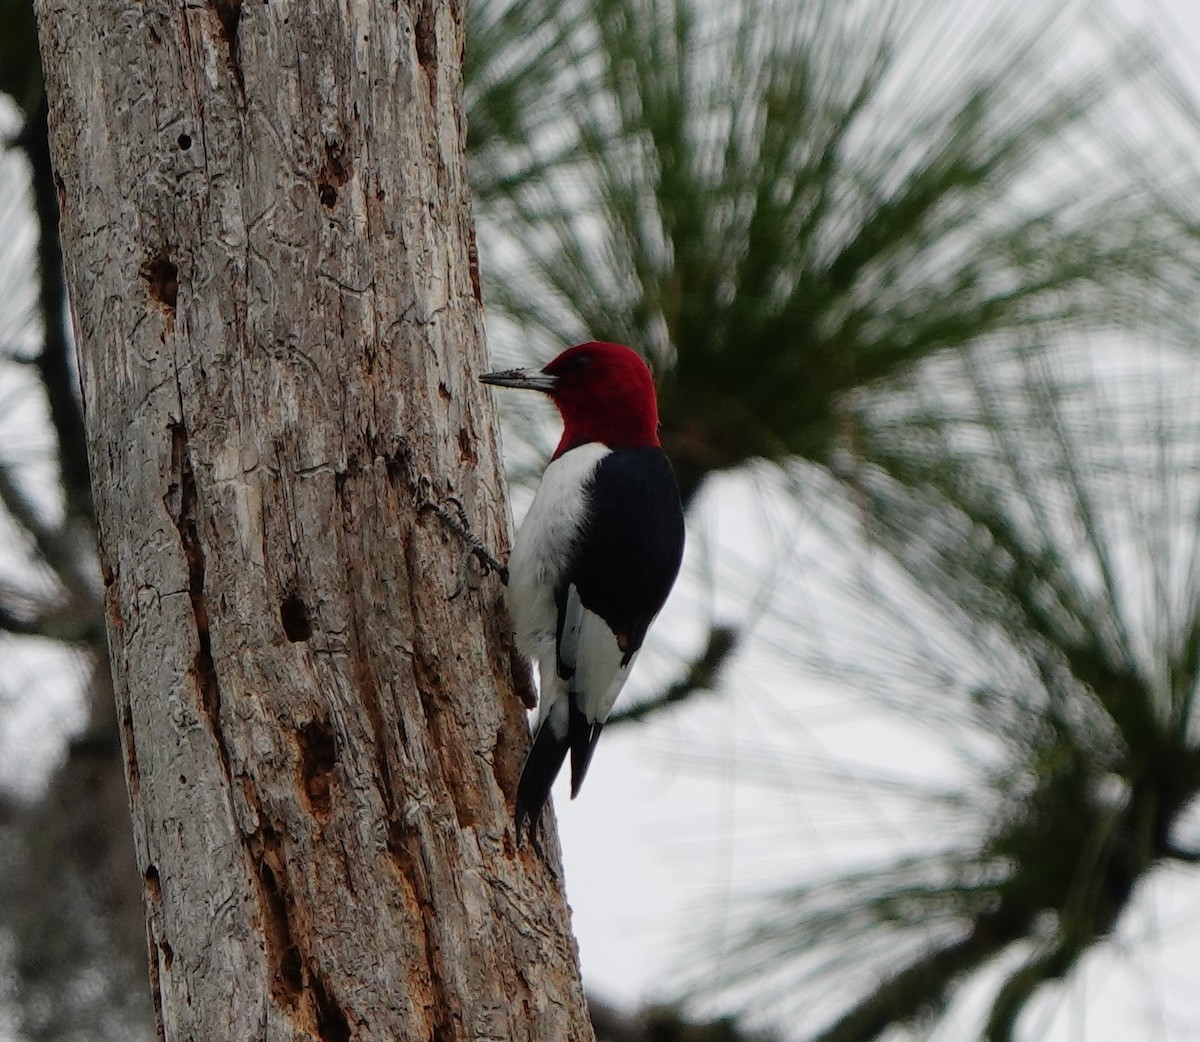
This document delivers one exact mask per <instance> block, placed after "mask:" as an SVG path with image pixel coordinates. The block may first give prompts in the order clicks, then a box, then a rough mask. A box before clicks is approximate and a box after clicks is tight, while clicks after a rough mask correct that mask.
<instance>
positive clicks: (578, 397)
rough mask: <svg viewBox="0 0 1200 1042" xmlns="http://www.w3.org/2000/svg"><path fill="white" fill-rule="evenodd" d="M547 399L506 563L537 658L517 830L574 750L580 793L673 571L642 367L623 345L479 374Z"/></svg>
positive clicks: (671, 481)
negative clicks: (542, 457) (527, 500)
mask: <svg viewBox="0 0 1200 1042" xmlns="http://www.w3.org/2000/svg"><path fill="white" fill-rule="evenodd" d="M480 379H482V380H483V381H484V382H485V383H489V384H495V385H496V386H498V387H528V388H532V389H533V390H535V391H544V392H545V393H546V394H548V395H549V396H550V398H551V400H552V401H553V402H554V404H555V405H556V406H558V411H559V412H560V413H561V414H562V419H563V435H562V440H561V441H560V442H559V443H558V448H557V449H555V451H554V456H553V457H552V458H551V460H550V463H549V464H548V465H547V467H546V472H545V473H544V474H543V475H542V483H541V486H540V487H539V488H538V491H537V494H536V495H535V496H534V499H533V503H532V505H531V506H530V507H529V513H528V514H527V515H526V516H525V521H524V523H523V524H522V526H521V530H520V532H519V533H518V535H517V539H516V544H515V545H514V546H513V549H512V554H511V555H510V557H509V560H508V594H507V599H508V608H509V612H510V613H511V615H512V620H513V626H514V629H515V630H516V638H517V644H518V646H519V647H520V648H521V650H522V651H523V652H524V653H525V654H526V655H528V656H529V657H530V658H531V659H533V660H534V661H536V662H537V664H538V672H539V674H540V675H541V710H540V712H539V714H538V725H537V731H536V734H535V737H534V740H533V747H532V748H531V749H530V751H529V757H528V758H527V759H526V761H525V767H524V769H523V770H522V771H521V780H520V782H519V783H518V785H517V810H516V822H517V835H518V836H520V834H521V829H522V826H523V823H524V822H525V821H528V822H529V831H530V834H531V835H536V832H537V822H538V816H539V814H540V813H541V809H542V805H543V804H544V803H545V802H546V798H547V797H548V796H549V795H550V787H551V785H552V784H553V783H554V779H555V777H556V776H557V775H558V772H559V769H560V768H561V767H562V765H563V761H564V760H565V759H566V756H567V751H568V750H569V751H570V753H571V797H572V798H574V797H575V796H576V795H577V794H578V792H579V786H580V785H582V784H583V777H584V775H585V774H586V773H587V769H588V763H589V762H590V761H591V758H592V752H593V750H594V749H595V747H596V739H598V738H599V737H600V729H601V728H602V727H603V726H604V722H605V720H607V719H608V715H609V713H610V712H611V711H612V707H613V703H614V702H616V700H617V695H618V694H620V692H621V688H622V687H623V686H624V684H625V680H626V678H627V677H628V676H629V670H630V668H631V667H632V666H633V662H634V659H635V658H637V653H638V649H639V648H641V646H642V641H643V640H645V638H646V631H647V630H648V629H649V628H650V623H651V622H653V621H654V617H655V616H656V615H657V614H658V612H659V609H660V608H662V606H663V602H665V601H666V599H667V594H668V593H669V592H670V590H671V586H672V584H673V583H674V582H675V576H676V575H677V574H678V573H679V564H680V561H681V559H682V557H683V509H682V507H681V506H680V503H679V489H678V486H677V485H676V484H675V473H674V471H672V470H671V464H670V463H669V462H668V461H667V457H666V455H665V454H664V453H663V450H662V447H661V446H660V445H659V442H658V403H657V401H656V400H655V397H654V381H653V379H652V378H651V376H650V370H649V369H648V368H647V366H646V363H645V362H644V361H642V359H641V358H640V357H639V356H638V355H637V354H636V353H635V352H634V351H631V350H630V349H629V348H628V347H622V346H621V345H620V344H602V343H588V344H580V345H579V346H577V347H572V348H569V349H568V350H566V351H564V352H563V353H562V354H561V355H559V356H558V357H557V358H555V359H554V361H552V362H549V363H548V364H547V365H545V366H544V367H543V368H541V369H509V370H507V371H505V372H501V373H487V374H486V375H484V376H482V377H481V378H480Z"/></svg>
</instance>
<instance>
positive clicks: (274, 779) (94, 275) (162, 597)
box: [38, 0, 591, 1042]
mask: <svg viewBox="0 0 1200 1042" xmlns="http://www.w3.org/2000/svg"><path fill="white" fill-rule="evenodd" d="M38 15H39V21H40V30H41V36H42V50H43V61H44V64H45V67H46V75H47V85H48V90H49V96H50V117H51V126H52V141H53V146H54V154H55V160H56V166H57V171H58V173H57V184H58V191H59V201H60V207H61V211H62V230H63V243H64V253H65V256H66V267H67V276H68V285H69V287H70V291H71V295H72V301H73V317H74V322H75V331H76V338H77V344H78V351H79V356H80V375H81V381H82V385H83V393H84V401H85V409H86V414H87V434H88V450H89V457H90V460H91V465H92V474H93V486H94V492H95V501H96V513H97V518H98V521H99V525H100V536H101V556H102V562H103V569H104V579H105V585H106V593H107V606H108V627H109V640H110V644H111V647H112V652H113V668H114V681H115V689H116V701H117V710H118V717H119V719H120V722H121V729H122V738H123V745H124V752H125V757H126V769H127V781H128V785H129V791H130V799H131V804H132V809H133V817H134V831H135V835H136V845H137V857H138V862H139V869H140V871H141V872H142V875H143V879H144V886H145V901H146V906H147V918H148V931H149V940H150V956H151V957H150V969H151V982H152V990H153V995H154V999H155V1003H156V1009H157V1013H158V1019H159V1034H160V1037H162V1038H166V1039H198V1040H210V1039H225V1038H228V1039H238V1040H242V1039H264V1040H266V1039H269V1040H284V1039H301V1038H304V1039H312V1038H317V1039H321V1040H323V1042H343V1040H349V1039H355V1040H363V1042H367V1040H373V1039H381V1040H382V1039H388V1040H395V1039H420V1040H437V1042H448V1040H453V1039H464V1040H465V1039H472V1040H479V1039H497V1040H498V1039H504V1040H510V1039H538V1040H545V1039H554V1040H559V1039H562V1040H568V1039H588V1038H590V1037H591V1031H590V1028H589V1026H588V1023H587V1015H586V1007H585V1003H584V999H583V995H582V991H581V989H580V986H579V978H578V967H577V960H576V953H575V947H574V942H573V940H572V938H571V935H570V931H569V923H568V915H567V910H566V907H565V904H564V902H563V899H562V896H561V886H560V884H561V879H560V869H559V866H558V860H557V855H556V854H555V853H553V850H554V847H555V844H554V842H553V838H552V837H551V842H550V844H549V846H548V849H549V850H550V851H551V854H550V856H549V858H548V860H543V858H542V857H541V856H539V854H538V853H537V852H536V851H534V850H533V849H531V848H529V847H528V846H526V847H524V848H520V849H518V848H516V847H515V845H514V835H513V831H512V826H511V802H510V794H511V792H512V790H513V788H514V786H515V780H516V774H517V771H518V767H519V762H520V758H521V755H522V753H523V750H524V748H525V746H526V743H527V736H526V731H525V723H524V719H523V714H522V709H521V703H520V700H519V698H518V696H517V693H516V692H515V691H514V686H513V679H512V670H511V666H510V653H509V648H508V645H507V644H506V637H507V632H506V626H505V622H504V620H503V618H502V617H501V616H500V614H499V611H498V607H497V605H498V593H499V588H498V585H497V584H496V581H495V580H494V579H485V580H483V581H482V582H479V581H469V582H466V583H464V582H463V574H464V573H463V571H462V569H461V568H460V562H461V545H460V544H459V543H458V542H457V541H456V538H455V537H454V536H453V535H452V534H451V533H450V532H449V531H448V530H447V528H446V527H445V526H444V525H442V524H441V523H440V522H439V519H438V518H437V517H436V516H435V515H434V513H433V512H432V511H431V510H430V509H429V508H428V506H427V504H429V503H435V504H442V503H445V502H448V501H450V500H451V498H453V500H455V501H457V502H460V503H461V504H462V505H463V506H464V507H465V509H466V511H467V513H468V515H469V516H470V518H471V519H472V521H473V523H474V526H475V529H476V531H477V532H478V533H479V534H480V535H481V536H482V537H483V538H484V539H485V540H486V541H488V542H489V543H490V544H491V545H493V546H502V545H504V544H505V543H506V541H507V509H506V505H505V502H504V498H503V493H502V482H501V477H500V473H499V470H498V465H497V435H496V426H495V421H494V417H493V415H492V413H491V412H490V411H489V410H488V408H487V407H486V404H485V403H484V401H483V400H482V399H481V396H480V391H479V389H478V387H477V385H476V383H475V374H476V373H477V372H479V371H481V370H482V369H483V368H484V365H485V360H484V357H483V349H482V334H481V314H480V305H479V299H478V280H477V277H476V274H475V272H474V269H473V266H472V264H471V261H470V259H469V258H470V256H471V254H472V250H471V249H470V245H469V244H470V240H471V236H472V231H471V223H470V214H469V205H468V198H467V190H466V179H465V169H464V160H463V127H462V122H461V110H460V86H459V71H458V70H459V61H460V57H461V47H462V21H463V18H462V15H463V12H462V8H461V5H460V4H451V3H448V2H445V0H401V2H397V3H391V4H386V3H385V4H363V3H357V4H356V3H350V4H346V5H338V6H334V5H324V4H323V5H309V4H302V3H291V2H288V0H270V3H266V2H254V3H250V2H246V3H242V2H240V0H213V2H210V3H195V4H187V5H181V4H177V3H167V2H165V0H147V2H144V3H142V2H137V3H135V2H133V0H125V2H115V3H114V2H112V0H84V2H79V3H71V4H67V3H65V2H61V0H41V2H39V4H38Z"/></svg>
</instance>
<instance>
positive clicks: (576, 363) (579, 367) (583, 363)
mask: <svg viewBox="0 0 1200 1042" xmlns="http://www.w3.org/2000/svg"><path fill="white" fill-rule="evenodd" d="M591 364H592V356H591V355H576V356H575V357H574V358H572V359H571V368H572V369H574V370H575V372H577V373H581V372H583V370H585V369H586V368H587V367H588V366H589V365H591Z"/></svg>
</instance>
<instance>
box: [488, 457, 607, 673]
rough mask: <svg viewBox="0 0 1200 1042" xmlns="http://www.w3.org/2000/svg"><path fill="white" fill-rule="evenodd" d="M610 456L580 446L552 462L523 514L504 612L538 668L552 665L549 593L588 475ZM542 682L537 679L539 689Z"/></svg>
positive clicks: (554, 614) (575, 525)
mask: <svg viewBox="0 0 1200 1042" xmlns="http://www.w3.org/2000/svg"><path fill="white" fill-rule="evenodd" d="M610 451H611V450H610V449H609V448H608V447H607V446H605V445H601V444H599V443H596V442H590V443H588V444H587V445H580V446H578V447H577V448H574V449H571V450H570V451H569V452H564V453H563V454H562V455H561V456H559V457H558V459H556V460H552V461H551V462H550V465H549V466H548V467H547V468H546V472H545V473H544V474H543V475H542V483H541V485H540V486H539V488H538V490H537V494H536V495H535V496H534V497H533V503H532V504H531V505H530V507H529V513H528V514H526V515H525V520H524V522H522V524H521V530H520V531H519V532H518V533H517V539H516V543H515V545H514V546H513V549H512V553H511V554H510V555H509V558H508V590H507V594H506V596H507V600H508V610H509V613H510V614H511V615H512V620H513V629H514V631H515V633H516V637H517V645H518V646H519V647H520V648H521V650H522V651H523V652H524V653H525V654H526V655H528V656H529V657H530V658H532V659H535V660H536V661H537V662H538V663H539V664H541V665H542V671H543V674H544V673H545V665H544V664H545V663H546V661H547V659H548V660H549V662H550V664H551V667H552V666H553V662H554V631H555V628H556V625H557V621H558V611H557V609H556V607H555V604H554V588H555V586H556V585H557V584H558V581H559V579H560V577H561V576H562V573H563V569H564V568H566V565H567V560H568V558H569V556H570V552H571V547H572V543H573V541H574V538H575V535H576V533H577V532H578V530H579V524H580V520H581V518H582V516H583V512H584V509H585V507H586V497H585V495H584V490H585V489H586V487H587V485H588V483H589V481H590V479H591V476H592V473H593V472H594V471H595V469H596V467H597V465H598V464H599V463H600V461H601V460H602V459H603V458H604V457H605V456H607V455H608V454H609V452H610ZM547 679H548V678H547V677H546V676H545V675H543V677H542V683H543V686H544V685H545V683H546V680H547Z"/></svg>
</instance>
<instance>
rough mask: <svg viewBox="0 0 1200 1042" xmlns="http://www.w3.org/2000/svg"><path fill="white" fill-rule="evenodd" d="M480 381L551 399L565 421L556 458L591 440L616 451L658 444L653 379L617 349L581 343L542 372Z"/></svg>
mask: <svg viewBox="0 0 1200 1042" xmlns="http://www.w3.org/2000/svg"><path fill="white" fill-rule="evenodd" d="M480 379H481V380H483V381H484V383H490V384H495V385H496V386H498V387H529V388H532V389H534V390H537V391H544V392H545V393H546V394H548V395H549V396H550V397H551V399H552V400H553V401H554V404H555V405H557V406H558V411H559V412H560V413H562V418H563V436H562V440H561V441H560V442H559V443H558V448H557V449H555V451H554V455H555V457H556V458H557V457H558V456H561V455H562V454H563V453H564V452H566V451H567V450H568V449H573V448H575V446H576V445H583V444H586V443H587V442H589V441H598V442H601V443H603V444H605V445H607V446H609V447H610V448H614V449H615V448H639V447H643V446H647V445H657V444H658V402H657V400H656V399H655V397H654V379H653V377H651V375H650V369H649V367H648V366H647V365H646V363H645V362H644V361H642V358H641V356H640V355H638V354H637V352H635V351H631V350H630V349H629V348H628V347H624V346H622V345H621V344H605V343H600V342H598V341H592V342H590V343H587V344H579V345H578V346H576V347H569V348H567V350H566V351H564V352H563V353H562V354H561V355H559V356H558V357H557V358H555V359H554V360H553V361H552V362H547V363H546V365H545V366H543V367H542V368H541V369H508V370H506V371H504V372H501V373H486V374H485V375H483V376H481V377H480Z"/></svg>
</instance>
